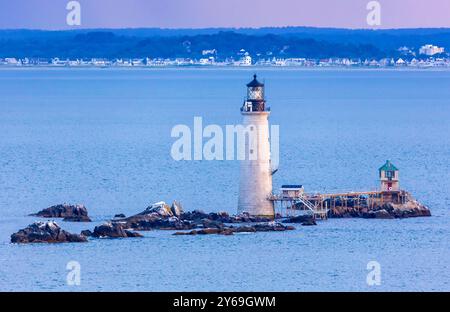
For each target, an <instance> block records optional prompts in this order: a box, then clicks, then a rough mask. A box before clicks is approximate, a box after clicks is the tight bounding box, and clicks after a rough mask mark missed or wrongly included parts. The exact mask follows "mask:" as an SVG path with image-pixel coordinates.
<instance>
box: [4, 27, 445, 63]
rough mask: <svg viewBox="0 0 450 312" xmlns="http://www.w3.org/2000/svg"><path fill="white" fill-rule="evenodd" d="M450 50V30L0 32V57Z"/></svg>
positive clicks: (358, 54)
mask: <svg viewBox="0 0 450 312" xmlns="http://www.w3.org/2000/svg"><path fill="white" fill-rule="evenodd" d="M424 44H435V45H439V46H443V47H445V48H446V50H448V47H450V29H404V30H348V29H332V28H307V27H286V28H260V29H200V30H195V29H180V30H165V29H121V30H76V31H37V30H0V58H5V57H16V58H24V57H34V58H52V57H59V58H71V59H76V58H109V59H111V58H144V57H150V58H159V57H160V58H178V57H179V58H195V59H198V58H201V57H203V55H202V51H204V50H216V51H217V54H216V55H215V56H216V57H217V59H219V60H220V59H226V58H231V57H233V58H235V59H236V58H239V51H241V49H244V50H245V51H247V52H248V53H249V54H250V55H251V56H252V57H256V58H271V57H282V58H296V57H304V58H314V59H321V58H332V57H339V58H345V57H346V58H360V59H366V58H368V59H370V58H375V59H380V58H384V57H399V56H401V53H400V52H399V51H398V48H399V47H403V46H407V47H409V48H411V49H413V50H416V51H417V50H418V48H419V47H420V46H422V45H424Z"/></svg>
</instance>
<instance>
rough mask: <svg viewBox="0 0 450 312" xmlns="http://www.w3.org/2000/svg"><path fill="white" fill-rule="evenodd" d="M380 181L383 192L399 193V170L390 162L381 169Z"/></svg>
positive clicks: (387, 161)
mask: <svg viewBox="0 0 450 312" xmlns="http://www.w3.org/2000/svg"><path fill="white" fill-rule="evenodd" d="M378 170H379V173H380V181H381V191H383V192H393V191H395V192H396V191H399V190H400V185H399V178H398V176H399V175H398V173H399V171H398V168H397V167H395V166H394V165H393V164H392V163H391V162H390V161H389V160H386V163H385V164H384V165H383V166H381V167H380V169H378Z"/></svg>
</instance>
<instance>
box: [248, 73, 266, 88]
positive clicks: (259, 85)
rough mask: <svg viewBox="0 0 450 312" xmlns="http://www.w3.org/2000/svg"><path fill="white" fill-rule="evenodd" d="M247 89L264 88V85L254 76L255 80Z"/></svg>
mask: <svg viewBox="0 0 450 312" xmlns="http://www.w3.org/2000/svg"><path fill="white" fill-rule="evenodd" d="M247 87H249V88H256V87H264V84H263V83H261V82H259V81H258V79H256V74H254V75H253V80H252V81H250V82H249V83H248V84H247Z"/></svg>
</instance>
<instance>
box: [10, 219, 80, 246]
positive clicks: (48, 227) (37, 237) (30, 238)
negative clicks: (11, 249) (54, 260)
mask: <svg viewBox="0 0 450 312" xmlns="http://www.w3.org/2000/svg"><path fill="white" fill-rule="evenodd" d="M81 242H87V238H86V237H85V236H84V235H78V234H72V233H69V232H67V231H64V230H63V229H61V228H60V227H59V225H58V224H56V223H55V222H53V221H49V222H35V223H33V224H31V225H29V226H28V227H26V228H24V229H22V230H20V231H18V232H17V233H14V234H12V235H11V243H18V244H26V243H81Z"/></svg>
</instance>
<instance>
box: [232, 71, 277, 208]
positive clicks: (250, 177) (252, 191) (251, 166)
mask: <svg viewBox="0 0 450 312" xmlns="http://www.w3.org/2000/svg"><path fill="white" fill-rule="evenodd" d="M241 114H242V116H243V126H244V128H245V129H246V140H245V159H243V160H242V159H241V163H240V179H239V202H238V213H242V212H248V213H249V214H250V215H253V216H268V217H273V216H274V214H275V212H274V206H273V202H272V201H270V200H269V199H268V197H269V195H271V194H272V168H271V163H270V142H269V115H270V110H269V108H268V107H266V102H265V100H264V84H263V83H261V82H259V81H258V80H257V79H256V75H254V76H253V80H252V81H251V82H250V83H248V84H247V99H246V100H245V101H244V105H243V106H242V108H241Z"/></svg>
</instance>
